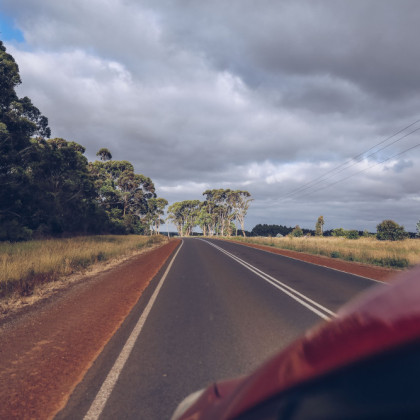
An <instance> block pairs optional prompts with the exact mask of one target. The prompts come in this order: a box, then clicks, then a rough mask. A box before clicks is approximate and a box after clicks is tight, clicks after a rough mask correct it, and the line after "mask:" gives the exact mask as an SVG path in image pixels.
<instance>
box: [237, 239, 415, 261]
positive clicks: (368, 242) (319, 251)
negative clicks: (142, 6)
mask: <svg viewBox="0 0 420 420" xmlns="http://www.w3.org/2000/svg"><path fill="white" fill-rule="evenodd" d="M235 239H237V240H239V241H242V242H249V243H255V244H260V245H268V246H274V247H277V248H282V249H290V250H293V251H300V252H305V253H308V254H316V255H324V256H327V257H333V258H340V259H343V260H346V261H358V262H361V263H365V264H374V265H379V266H383V267H393V268H405V267H409V266H413V265H416V264H418V263H420V240H418V239H405V240H404V241H394V242H393V241H378V240H377V239H375V238H360V239H347V238H342V237H338V238H337V237H314V236H313V237H308V238H292V237H289V236H287V237H283V238H263V237H251V238H243V237H237V238H235Z"/></svg>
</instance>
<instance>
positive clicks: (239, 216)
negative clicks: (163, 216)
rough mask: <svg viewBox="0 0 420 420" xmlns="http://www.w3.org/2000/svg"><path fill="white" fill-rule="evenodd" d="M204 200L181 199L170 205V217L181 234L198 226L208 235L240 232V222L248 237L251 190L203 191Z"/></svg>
mask: <svg viewBox="0 0 420 420" xmlns="http://www.w3.org/2000/svg"><path fill="white" fill-rule="evenodd" d="M203 195H204V196H205V200H204V201H200V200H186V201H179V202H176V203H174V204H172V205H171V206H169V208H168V218H167V219H168V220H169V221H171V222H172V223H173V224H174V225H175V226H176V229H177V231H178V234H179V235H184V236H190V235H191V234H192V231H193V229H194V227H196V226H199V227H200V228H201V230H202V232H203V235H205V236H214V235H220V236H231V235H232V234H233V232H235V234H237V231H238V228H237V226H236V224H235V222H238V223H239V225H240V227H241V230H242V233H243V235H244V236H245V228H244V223H245V216H246V214H247V211H248V208H249V206H250V204H251V201H252V198H251V194H250V193H249V192H248V191H242V190H230V189H213V190H206V191H204V193H203Z"/></svg>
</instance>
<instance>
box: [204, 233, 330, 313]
mask: <svg viewBox="0 0 420 420" xmlns="http://www.w3.org/2000/svg"><path fill="white" fill-rule="evenodd" d="M204 242H206V241H204ZM207 243H208V244H209V245H211V246H213V247H214V248H216V249H218V250H219V251H221V252H223V253H224V254H225V255H227V256H228V257H230V258H232V259H234V260H235V261H236V262H238V263H239V264H241V265H243V266H244V267H245V268H247V269H248V270H250V271H252V272H253V273H255V274H256V275H257V276H259V277H261V278H262V279H263V280H265V281H266V282H267V283H270V284H271V285H272V286H274V287H276V288H277V289H279V290H281V291H282V292H283V293H285V294H287V295H288V296H290V297H291V298H292V299H294V300H296V301H297V302H299V303H300V304H301V305H303V306H305V307H306V308H307V309H309V310H311V311H312V312H313V313H315V314H316V315H318V316H319V317H320V318H322V319H324V320H326V321H329V320H331V318H330V317H329V316H328V315H325V314H323V313H322V312H320V311H319V310H318V309H316V308H314V307H313V306H311V305H310V304H309V303H308V302H305V301H304V300H302V299H300V298H298V297H297V296H296V295H294V294H293V293H291V292H289V291H288V290H286V289H285V288H283V287H281V286H280V285H279V284H277V283H274V282H273V281H272V280H270V279H268V278H266V277H264V276H263V275H262V274H260V273H258V272H257V271H256V270H258V269H256V268H255V267H253V266H252V265H251V264H249V263H246V264H248V265H245V264H244V262H242V261H241V260H240V259H238V257H236V256H234V255H229V254H228V252H229V251H226V250H223V249H222V248H220V247H218V246H217V245H215V244H212V243H211V242H207ZM235 257H236V258H235ZM251 267H252V268H251ZM259 271H261V270H259ZM261 273H263V272H261ZM264 274H265V273H264ZM292 290H294V289H292ZM297 293H299V292H297ZM299 294H300V295H301V293H299ZM302 296H304V295H302ZM304 298H305V299H307V300H309V301H311V299H309V298H307V297H306V296H304ZM317 306H322V305H319V304H317ZM325 310H326V311H328V312H330V311H329V309H327V308H325ZM334 316H335V314H334Z"/></svg>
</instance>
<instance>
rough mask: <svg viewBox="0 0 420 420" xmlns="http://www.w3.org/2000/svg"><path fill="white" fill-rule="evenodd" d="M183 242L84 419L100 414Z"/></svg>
mask: <svg viewBox="0 0 420 420" xmlns="http://www.w3.org/2000/svg"><path fill="white" fill-rule="evenodd" d="M183 244H184V241H182V242H181V246H180V247H179V248H178V250H177V251H176V253H175V255H174V256H173V257H172V260H171V262H170V263H169V265H168V267H167V269H166V271H165V273H164V274H163V276H162V278H161V280H160V282H159V284H158V286H157V287H156V289H155V291H154V293H153V295H152V297H151V298H150V300H149V302H148V304H147V306H146V308H145V309H144V311H143V312H142V314H141V316H140V318H139V320H138V321H137V324H136V325H135V327H134V328H133V331H132V332H131V334H130V337H128V339H127V341H126V343H125V344H124V347H123V348H122V350H121V353H120V354H119V355H118V358H117V360H116V361H115V363H114V366H112V368H111V370H110V371H109V373H108V375H107V377H106V379H105V381H104V383H103V384H102V386H101V389H100V390H99V391H98V393H97V394H96V397H95V399H94V400H93V402H92V404H91V406H90V408H89V411H88V412H87V413H86V415H85V417H84V420H96V419H98V418H99V416H100V415H101V413H102V411H103V409H104V407H105V404H106V403H107V401H108V398H109V396H110V395H111V392H112V390H113V389H114V386H115V384H116V382H117V380H118V377H119V375H120V373H121V371H122V369H123V368H124V365H125V363H126V362H127V359H128V357H129V356H130V353H131V351H132V349H133V347H134V344H135V343H136V340H137V338H138V336H139V334H140V332H141V330H142V328H143V325H144V323H145V322H146V319H147V317H148V315H149V313H150V310H151V309H152V306H153V304H154V302H155V300H156V298H157V295H158V294H159V291H160V289H161V287H162V285H163V282H164V281H165V279H166V277H167V275H168V273H169V270H170V269H171V267H172V264H173V263H174V261H175V258H176V256H177V255H178V252H179V251H180V249H181V248H182V245H183Z"/></svg>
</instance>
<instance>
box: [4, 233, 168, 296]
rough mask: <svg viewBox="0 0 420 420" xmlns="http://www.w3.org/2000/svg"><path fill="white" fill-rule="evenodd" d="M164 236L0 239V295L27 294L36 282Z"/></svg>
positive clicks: (121, 254) (123, 253) (129, 251)
mask: <svg viewBox="0 0 420 420" xmlns="http://www.w3.org/2000/svg"><path fill="white" fill-rule="evenodd" d="M166 240H167V239H166V237H164V236H160V235H159V236H139V235H103V236H83V237H76V238H69V239H48V240H38V241H27V242H18V243H9V242H3V243H0V297H1V298H2V297H6V296H9V295H11V294H13V293H17V294H20V295H21V296H27V295H30V294H32V293H33V289H34V287H35V286H36V285H37V284H42V283H47V282H51V281H55V280H57V279H58V278H59V277H61V276H63V275H69V274H72V273H75V272H77V271H80V270H83V269H86V268H88V267H89V266H91V265H93V264H95V263H98V262H104V261H108V260H111V259H113V258H121V257H125V256H128V255H130V254H132V253H134V252H135V251H139V250H140V249H144V248H147V247H150V246H153V245H154V244H159V243H163V242H165V241H166Z"/></svg>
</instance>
